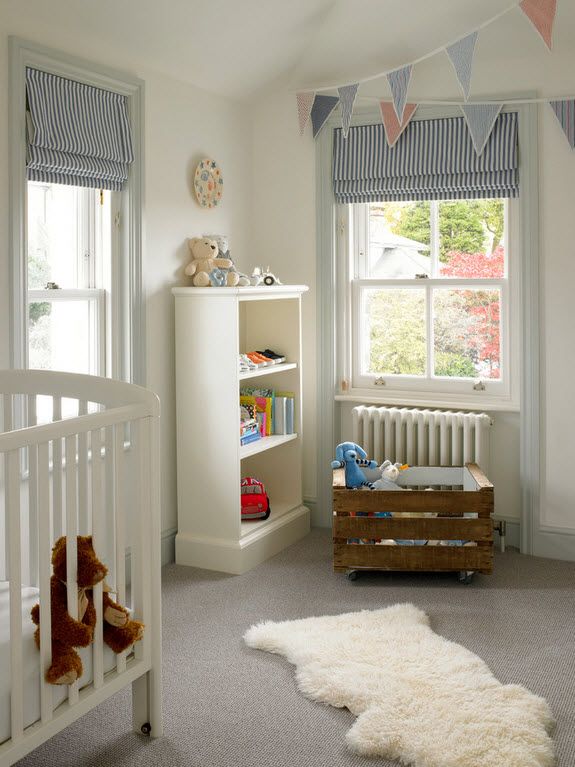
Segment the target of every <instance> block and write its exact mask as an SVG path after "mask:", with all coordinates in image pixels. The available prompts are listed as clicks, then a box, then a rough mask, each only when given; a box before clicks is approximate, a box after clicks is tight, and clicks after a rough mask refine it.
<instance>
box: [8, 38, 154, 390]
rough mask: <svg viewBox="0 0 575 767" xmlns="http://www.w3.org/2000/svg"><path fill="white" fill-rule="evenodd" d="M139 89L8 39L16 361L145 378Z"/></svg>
mask: <svg viewBox="0 0 575 767" xmlns="http://www.w3.org/2000/svg"><path fill="white" fill-rule="evenodd" d="M143 91H144V84H143V82H142V81H141V80H138V79H137V78H134V77H131V76H127V75H124V74H123V73H119V72H114V71H113V70H111V69H108V68H106V69H105V70H103V71H100V69H99V67H98V66H97V65H92V64H89V63H87V62H86V61H83V60H80V59H76V58H74V57H71V56H66V55H64V54H60V53H58V52H50V51H48V50H47V49H45V48H43V47H42V48H40V47H38V46H36V45H35V44H34V43H29V42H26V41H23V40H19V39H16V38H12V39H11V40H10V109H9V116H10V120H9V123H10V180H11V188H10V205H11V238H10V239H11V257H12V274H11V278H12V290H11V318H12V323H11V359H12V366H13V367H16V368H25V367H33V368H44V369H55V370H65V371H72V372H80V373H89V374H98V375H102V376H108V377H112V378H118V379H120V380H126V381H133V382H135V383H140V384H145V359H144V349H145V338H144V331H145V323H144V305H143V299H142V260H141V252H142V189H143V179H142V162H143ZM24 118H25V119H24ZM23 126H25V130H23ZM101 189H103V191H100V190H101Z"/></svg>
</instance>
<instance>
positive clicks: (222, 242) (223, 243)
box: [204, 234, 250, 288]
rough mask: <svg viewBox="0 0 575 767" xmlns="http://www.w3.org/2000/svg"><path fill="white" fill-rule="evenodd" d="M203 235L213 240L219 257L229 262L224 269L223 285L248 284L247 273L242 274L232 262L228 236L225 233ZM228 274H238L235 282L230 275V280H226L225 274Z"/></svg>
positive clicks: (240, 285) (241, 285)
mask: <svg viewBox="0 0 575 767" xmlns="http://www.w3.org/2000/svg"><path fill="white" fill-rule="evenodd" d="M204 237H207V238H208V240H213V241H214V242H216V243H217V245H218V250H219V253H220V258H226V259H227V260H228V261H229V262H230V263H231V266H229V267H227V268H226V269H224V270H223V271H224V273H225V274H226V281H224V285H227V284H232V285H238V286H239V287H241V288H244V287H246V286H247V285H249V284H250V278H249V277H248V276H247V274H244V273H243V272H239V271H238V270H237V269H236V265H235V264H234V260H233V258H232V257H231V255H230V245H229V241H228V238H227V237H226V235H225V234H204ZM228 274H236V275H237V276H238V280H237V282H236V281H235V278H233V277H232V279H231V282H230V283H228V282H227V275H228Z"/></svg>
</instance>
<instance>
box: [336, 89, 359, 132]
mask: <svg viewBox="0 0 575 767" xmlns="http://www.w3.org/2000/svg"><path fill="white" fill-rule="evenodd" d="M358 88H359V83H355V85H344V86H343V88H338V89H337V92H338V93H339V100H340V102H341V127H342V129H343V137H344V138H347V134H348V131H349V126H350V123H351V114H352V112H353V103H354V101H355V97H356V94H357V89H358Z"/></svg>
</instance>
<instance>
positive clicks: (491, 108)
mask: <svg viewBox="0 0 575 767" xmlns="http://www.w3.org/2000/svg"><path fill="white" fill-rule="evenodd" d="M502 107H503V104H462V105H461V111H462V112H463V116H464V117H465V122H466V123H467V128H468V130H469V135H470V136H471V140H472V141H473V146H474V147H475V151H476V152H477V154H481V153H482V152H483V150H484V149H485V144H486V143H487V139H488V138H489V136H490V135H491V131H492V130H493V126H494V125H495V120H497V118H498V116H499V112H501V108H502Z"/></svg>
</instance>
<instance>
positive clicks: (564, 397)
mask: <svg viewBox="0 0 575 767" xmlns="http://www.w3.org/2000/svg"><path fill="white" fill-rule="evenodd" d="M560 10H561V14H562V15H558V20H559V21H563V24H561V23H558V24H557V25H556V28H555V48H554V51H553V53H551V54H549V53H548V52H547V50H546V48H545V46H544V45H543V43H542V42H541V41H540V40H539V38H538V37H537V35H536V34H535V33H534V32H533V31H532V30H531V28H530V26H529V24H528V23H526V22H525V19H524V18H523V17H521V15H520V14H519V13H517V14H515V13H510V14H508V15H507V16H506V17H505V18H504V19H502V20H501V21H500V22H499V23H498V24H495V25H493V27H490V28H489V29H486V30H484V31H483V32H482V34H481V36H480V39H479V42H478V46H477V52H476V63H475V69H474V74H473V81H472V86H473V87H472V93H473V95H476V96H477V95H479V94H486V95H490V96H493V95H495V94H501V95H502V96H504V97H506V98H507V97H509V95H510V94H516V95H521V94H523V93H525V92H536V93H537V92H538V93H540V94H541V95H561V94H572V93H573V92H574V86H573V76H572V72H573V69H574V66H575V48H574V47H573V45H572V44H571V40H570V36H571V32H570V30H572V28H573V24H572V23H569V22H572V21H573V18H574V16H575V14H574V9H573V8H570V7H569V8H568V7H567V6H566V5H565V6H562V7H561V9H560ZM401 63H402V62H400V61H399V60H398V61H394V62H393V64H394V65H397V66H399V65H400V64H401ZM384 66H385V63H383V64H382V66H381V68H382V69H383V67H384ZM370 70H371V71H373V63H372V64H371V66H370V67H368V68H367V69H366V71H365V74H370ZM355 71H356V74H357V73H358V71H359V68H358V67H356V70H355ZM328 79H329V78H328ZM307 84H308V85H310V86H313V83H307ZM285 90H286V89H284V90H283V91H282V90H280V89H278V93H280V94H281V95H273V94H272V95H269V94H268V95H266V96H264V97H263V98H262V99H261V100H260V101H259V103H258V104H257V105H256V109H255V113H254V117H255V123H254V148H255V153H256V156H255V159H254V222H255V229H254V241H255V243H256V245H257V248H258V252H264V250H265V252H267V253H269V254H270V259H269V260H270V261H272V263H273V264H274V267H275V268H277V269H278V271H280V272H281V273H282V275H284V276H285V277H287V278H288V279H290V280H291V279H295V275H297V276H298V279H306V280H307V281H309V284H310V285H312V287H313V286H314V284H315V258H316V252H315V250H316V248H315V219H314V217H313V216H312V215H311V213H310V208H309V204H310V203H311V201H312V200H313V196H314V189H315V166H314V147H313V141H312V139H311V137H310V135H309V128H308V133H307V134H306V136H305V137H303V138H300V137H299V135H298V128H297V118H296V104H295V97H294V96H293V95H290V94H287V93H286V92H285ZM360 92H361V93H363V94H364V95H371V96H377V97H383V98H389V92H388V91H387V89H386V88H385V86H384V85H383V83H382V82H381V81H379V82H376V83H373V84H371V85H370V86H369V87H362V90H361V91H360ZM417 97H420V98H426V99H430V98H436V99H442V98H443V99H446V98H456V99H458V98H460V91H459V89H458V86H457V84H456V81H455V78H454V74H453V70H452V67H451V65H450V63H449V61H448V59H447V56H445V55H440V56H437V57H435V58H434V59H432V60H429V61H428V62H425V63H424V64H422V65H419V66H417V67H416V69H415V72H414V76H413V79H412V85H411V87H410V98H413V100H414V101H417ZM539 158H540V190H539V193H540V199H541V203H540V225H541V256H540V258H541V275H542V278H541V301H542V305H543V335H542V339H541V344H542V350H543V357H542V363H543V380H542V384H543V399H542V424H543V426H542V438H543V445H542V448H543V452H544V459H545V460H544V465H543V477H542V479H543V484H544V487H545V488H546V490H545V496H544V504H545V505H544V509H545V519H546V521H547V522H549V523H550V524H553V525H558V526H564V527H569V528H571V529H573V530H575V502H574V492H573V488H572V483H571V480H570V467H571V466H573V465H575V441H574V440H573V439H570V438H569V434H572V433H573V430H574V429H575V411H574V410H573V408H572V406H571V400H572V398H571V397H570V396H569V395H570V392H571V388H572V381H573V380H575V352H574V351H573V349H574V347H573V343H572V340H571V339H572V338H573V337H574V330H575V313H574V312H573V295H574V291H575V254H574V246H573V243H574V242H575V216H573V212H572V207H573V205H572V200H573V195H574V191H573V190H575V154H574V153H573V151H572V150H571V149H570V147H569V146H568V143H567V141H566V139H565V138H564V136H563V134H562V132H561V129H560V127H559V125H558V123H557V121H556V119H555V117H554V115H553V113H552V112H551V109H550V107H548V106H547V105H542V106H541V107H540V108H539ZM270 167H273V173H270V172H269V171H270ZM302 203H305V205H303V204H302ZM278 219H279V220H280V222H281V225H280V226H277V225H276V222H277V221H278ZM314 302H315V292H312V294H311V295H310V296H309V298H308V300H307V312H308V316H310V317H313V316H314V312H315V305H314ZM314 344H315V339H314V338H312V337H311V336H310V337H307V336H306V337H305V338H304V352H305V357H304V358H305V360H306V364H307V370H306V385H307V391H306V395H307V396H308V404H309V402H310V401H312V398H313V395H314V394H315V359H316V355H315V346H314ZM310 395H311V396H310ZM313 415H314V414H313V413H309V412H308V418H307V419H306V424H308V423H309V426H308V435H309V433H310V431H311V429H312V424H313V422H314V418H313ZM493 417H494V419H495V424H496V425H495V427H494V430H493V444H492V469H491V473H492V476H493V478H494V484H495V489H496V498H497V512H498V514H499V515H501V516H503V517H505V518H508V519H518V518H519V510H520V487H519V417H518V414H517V413H494V414H493ZM313 450H315V441H314V444H310V442H309V441H308V443H307V451H308V456H309V458H310V464H309V466H310V468H309V469H308V471H307V472H306V475H305V488H306V494H307V495H308V496H310V497H314V496H315V495H316V485H315V479H316V474H315V467H314V464H313V459H312V458H311V455H310V453H311V451H313ZM317 468H318V471H325V470H327V467H317Z"/></svg>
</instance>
